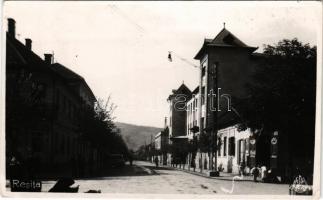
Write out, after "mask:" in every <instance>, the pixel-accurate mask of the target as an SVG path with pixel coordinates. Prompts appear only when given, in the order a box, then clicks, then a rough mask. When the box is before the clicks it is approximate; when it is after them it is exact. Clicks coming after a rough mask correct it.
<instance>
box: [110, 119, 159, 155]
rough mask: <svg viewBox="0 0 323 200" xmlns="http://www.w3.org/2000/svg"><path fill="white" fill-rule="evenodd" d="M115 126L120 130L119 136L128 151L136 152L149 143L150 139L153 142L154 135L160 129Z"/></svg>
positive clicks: (124, 125) (131, 125) (120, 124)
mask: <svg viewBox="0 0 323 200" xmlns="http://www.w3.org/2000/svg"><path fill="white" fill-rule="evenodd" d="M115 125H116V126H117V127H118V128H119V129H120V130H121V133H120V134H121V135H122V137H123V139H124V141H125V142H126V144H127V145H128V148H129V149H132V150H134V151H136V150H137V149H138V148H139V147H140V146H141V145H144V144H145V142H146V144H149V143H150V140H151V137H152V139H153V140H154V138H155V135H156V134H157V133H158V132H160V131H161V130H162V128H156V127H150V126H139V125H133V124H127V123H121V122H116V123H115Z"/></svg>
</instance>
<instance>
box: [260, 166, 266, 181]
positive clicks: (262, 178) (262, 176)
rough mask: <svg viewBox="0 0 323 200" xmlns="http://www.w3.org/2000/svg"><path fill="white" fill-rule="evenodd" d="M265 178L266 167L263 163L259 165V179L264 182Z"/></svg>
mask: <svg viewBox="0 0 323 200" xmlns="http://www.w3.org/2000/svg"><path fill="white" fill-rule="evenodd" d="M266 178H267V167H266V166H265V165H263V166H262V167H261V180H262V181H263V182H265V180H266Z"/></svg>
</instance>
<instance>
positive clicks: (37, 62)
mask: <svg viewBox="0 0 323 200" xmlns="http://www.w3.org/2000/svg"><path fill="white" fill-rule="evenodd" d="M6 63H7V66H8V67H9V66H10V67H13V66H18V65H25V67H29V68H30V69H33V70H38V71H47V72H50V71H51V70H50V69H48V68H47V67H46V65H45V63H44V61H43V60H42V59H41V58H40V57H39V56H38V55H37V54H35V53H34V52H33V51H31V50H29V49H28V48H27V47H26V46H25V45H24V44H22V43H21V42H20V41H19V40H17V39H16V38H14V37H12V36H10V35H9V34H8V33H7V39H6Z"/></svg>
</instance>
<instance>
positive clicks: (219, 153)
mask: <svg viewBox="0 0 323 200" xmlns="http://www.w3.org/2000/svg"><path fill="white" fill-rule="evenodd" d="M217 145H222V144H221V138H219V139H218V141H217ZM221 149H222V148H221V146H220V148H218V156H221Z"/></svg>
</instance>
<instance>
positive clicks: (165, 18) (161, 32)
mask: <svg viewBox="0 0 323 200" xmlns="http://www.w3.org/2000/svg"><path fill="white" fill-rule="evenodd" d="M320 4H321V3H320V2H274V3H273V2H243V3H239V2H225V3H223V2H39V1H36V2H24V1H21V2H5V5H4V17H5V19H6V18H8V17H12V18H14V19H15V20H16V29H17V31H16V33H17V37H18V39H19V40H21V41H24V38H31V39H32V40H33V47H32V48H33V50H34V51H35V52H36V53H37V54H38V55H40V56H41V57H43V54H44V53H51V52H54V56H55V62H59V63H62V64H63V65H65V66H67V67H68V68H70V69H72V70H73V71H75V72H77V73H79V74H80V75H82V76H83V77H84V78H85V79H86V81H87V83H88V84H89V86H90V87H91V88H92V90H93V92H94V94H95V95H96V96H97V97H100V98H107V97H108V96H109V95H111V97H112V100H113V102H114V103H115V104H117V105H118V108H117V110H116V111H115V117H116V120H117V121H120V122H127V123H133V124H139V125H150V126H158V127H162V126H163V119H164V117H165V116H167V114H168V106H167V101H166V99H167V97H168V95H169V94H170V92H171V90H172V89H175V88H177V87H178V86H179V85H180V84H181V83H182V82H183V81H184V83H185V84H186V85H187V86H188V87H189V88H190V89H194V88H195V87H196V86H197V84H198V71H197V69H196V68H194V67H192V66H191V65H189V64H187V63H185V62H182V61H181V60H180V59H177V58H176V57H175V58H174V60H173V62H169V61H168V60H167V54H168V51H173V52H175V53H176V54H177V55H179V56H181V57H183V58H185V59H187V60H189V61H190V62H192V63H194V64H196V65H198V62H197V61H195V60H193V57H194V56H195V54H196V53H197V51H198V50H199V49H200V47H201V45H202V43H203V40H204V38H213V37H215V36H216V34H217V33H218V32H219V31H221V29H222V28H223V22H225V23H226V28H227V29H228V30H229V31H231V32H232V33H233V34H235V35H236V36H237V37H238V38H240V39H241V40H242V41H244V42H245V43H246V44H248V45H251V46H258V47H260V48H259V50H258V51H261V50H262V45H263V44H273V43H277V42H278V41H279V40H281V39H283V38H288V39H291V38H295V37H296V38H298V39H299V40H300V41H302V42H304V43H310V44H311V45H315V44H316V43H317V37H318V33H319V32H318V30H319V28H321V21H320V19H321V17H320V16H321V10H320ZM5 25H6V22H5ZM5 29H6V28H5Z"/></svg>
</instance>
